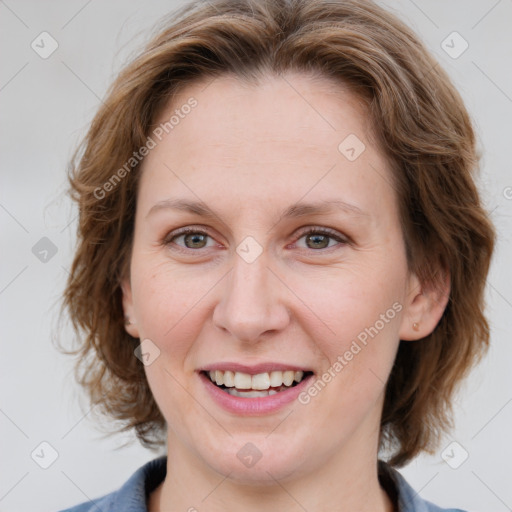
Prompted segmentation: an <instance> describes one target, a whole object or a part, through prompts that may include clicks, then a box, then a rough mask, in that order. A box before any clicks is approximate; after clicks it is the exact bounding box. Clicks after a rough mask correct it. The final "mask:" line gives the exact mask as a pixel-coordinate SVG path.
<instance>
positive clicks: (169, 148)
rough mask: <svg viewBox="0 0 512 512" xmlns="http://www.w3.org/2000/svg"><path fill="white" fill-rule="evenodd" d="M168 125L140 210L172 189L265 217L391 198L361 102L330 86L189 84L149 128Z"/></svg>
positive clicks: (306, 79) (306, 81)
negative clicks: (303, 202) (297, 205)
mask: <svg viewBox="0 0 512 512" xmlns="http://www.w3.org/2000/svg"><path fill="white" fill-rule="evenodd" d="M192 104H193V105H194V107H193V108H189V107H188V105H192ZM185 106H186V108H185ZM171 118H172V119H173V122H172V123H170V120H171ZM165 123H167V128H168V130H167V132H168V133H167V132H166V133H164V134H163V135H162V137H161V140H157V141H156V142H157V145H156V147H155V148H154V149H153V150H152V151H151V152H150V153H149V155H148V156H147V157H146V159H145V161H144V163H143V166H142V169H143V176H142V180H141V197H140V199H141V200H142V201H145V199H146V198H147V196H148V195H149V196H150V198H151V199H152V200H155V199H156V200H163V199H165V198H166V197H165V196H166V194H168V193H169V192H170V191H172V192H175V191H176V190H177V189H179V192H180V195H182V196H183V195H185V196H186V197H187V198H190V199H192V198H193V199H196V200H197V199H198V197H199V198H202V197H206V198H208V199H211V200H218V201H222V200H223V198H224V200H225V198H226V196H227V195H229V198H230V200H232V201H233V203H232V204H235V203H237V202H239V203H243V202H245V201H248V200H254V201H257V199H258V198H259V200H260V203H261V204H259V205H258V206H262V207H265V205H268V204H270V203H272V202H273V201H275V200H276V201H279V198H289V199H293V200H294V201H298V200H299V199H300V198H301V197H303V196H305V194H307V196H308V197H307V199H308V200H315V199H322V198H323V196H324V195H325V194H326V193H330V195H331V196H332V192H333V191H335V192H336V191H337V192H340V193H343V196H344V197H343V198H342V199H345V200H347V202H353V203H357V202H359V204H360V205H361V209H363V206H364V203H368V204H374V205H378V204H379V203H380V202H382V200H386V194H388V195H389V194H390V193H392V191H387V192H386V191H384V192H383V191H382V190H381V189H382V188H383V187H384V188H385V187H386V185H387V188H389V183H390V179H389V176H386V174H388V173H389V170H388V169H387V165H386V161H385V159H384V158H383V157H382V156H381V154H380V152H379V150H378V148H377V147H375V145H374V144H372V142H371V140H372V137H371V134H370V129H371V126H370V120H369V117H368V114H367V111H366V108H365V106H364V102H363V101H362V100H361V99H360V98H359V97H358V96H356V95H354V94H353V93H351V92H350V91H349V90H348V88H345V87H343V86H341V85H338V84H335V83H333V82H332V81H331V80H329V79H322V78H318V77H312V76H308V75H303V74H299V73H295V74H294V73H289V74H286V75H283V76H279V77H276V76H273V77H271V76H268V77H265V78H264V79H262V80H261V81H260V82H259V83H258V84H249V83H246V82H243V81H241V80H240V79H238V78H236V77H233V76H229V75H227V76H221V77H218V78H216V79H209V80H203V81H201V82H195V83H193V84H190V85H188V86H187V87H185V88H184V89H182V90H181V91H180V93H179V94H177V95H175V96H174V97H173V98H172V100H171V101H169V103H168V104H167V106H166V107H165V108H164V109H163V110H162V112H161V113H160V116H159V117H158V119H157V122H156V124H155V126H158V125H160V126H164V127H165ZM171 124H172V126H171ZM347 151H348V152H347ZM359 153H360V154H359ZM354 156H355V157H356V158H354ZM172 195H175V194H172ZM194 195H195V196H196V197H194ZM365 196H366V197H365ZM390 197H391V196H390ZM390 197H388V199H390ZM251 198H252V199H251ZM262 198H264V199H265V200H263V201H262V200H261V199H262ZM351 199H352V201H350V200H351ZM153 202H155V201H153ZM149 206H150V205H149Z"/></svg>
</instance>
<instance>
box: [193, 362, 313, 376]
mask: <svg viewBox="0 0 512 512" xmlns="http://www.w3.org/2000/svg"><path fill="white" fill-rule="evenodd" d="M215 370H220V371H232V372H240V373H248V374H249V375H257V374H258V373H267V372H274V371H281V372H284V371H286V370H294V371H296V372H299V371H302V372H312V371H313V370H311V369H310V368H304V367H303V366H297V365H295V364H289V363H278V362H268V363H259V364H255V365H247V364H242V363H235V362H231V361H226V362H223V363H213V364H209V365H207V366H204V367H202V368H200V369H199V371H205V372H211V371H215Z"/></svg>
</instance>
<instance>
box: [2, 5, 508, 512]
mask: <svg viewBox="0 0 512 512" xmlns="http://www.w3.org/2000/svg"><path fill="white" fill-rule="evenodd" d="M182 3H183V2H181V1H180V2H177V1H176V0H174V1H163V0H152V1H146V2H140V1H135V0H130V1H126V0H124V1H121V0H114V1H108V2H107V1H99V0H89V1H84V0H72V1H69V0H67V1H64V0H59V1H57V0H53V1H46V2H40V1H36V0H25V1H23V0H18V1H15V0H5V1H0V48H1V49H2V50H1V66H0V109H1V115H2V117H1V119H2V122H1V123H0V130H1V133H0V162H1V187H0V224H1V229H2V252H1V258H2V260H1V265H0V308H1V310H0V311H1V323H0V326H1V331H2V332H1V351H0V357H1V360H0V361H1V368H0V379H1V382H0V394H1V395H0V432H1V436H0V446H1V458H0V460H1V462H0V512H1V511H4V512H6V511H9V512H34V511H36V510H37V511H41V512H55V511H57V510H60V509H61V508H64V507H68V506H71V505H74V504H77V503H79V502H82V501H86V500H87V499H92V498H96V497H99V496H100V495H102V494H105V493H107V492H111V491H113V490H114V489H117V488H119V487H120V486H121V485H122V484H123V483H124V482H125V481H126V479H127V478H128V477H129V476H130V475H131V474H132V473H133V472H134V471H135V470H136V469H137V468H138V467H139V466H141V465H142V464H143V463H145V462H146V461H148V460H150V459H152V458H154V457H156V456H158V455H159V453H155V452H151V451H149V450H145V449H143V448H142V447H141V446H140V445H139V444H138V443H137V442H136V441H135V442H134V443H132V444H131V445H129V446H127V447H124V448H120V447H121V445H122V444H123V443H124V442H125V441H127V440H128V441H129V440H133V439H134V438H133V436H130V435H118V436H114V437H110V438H109V437H105V436H104V435H103V434H102V433H101V432H100V431H99V430H98V429H97V423H96V422H95V421H96V420H95V419H94V411H91V409H90V407H89V405H88V403H87V400H86V399H85V397H84V396H83V395H82V394H81V392H80V390H79V388H78V386H77V385H76V383H75V382H74V380H73V373H72V358H71V357H66V356H63V355H61V354H60V353H59V352H57V350H56V349H55V347H54V345H53V344H52V341H51V339H52V336H54V335H55V325H56V317H57V313H58V307H59V300H60V296H61V293H62V289H63V286H64V283H65V279H66V276H67V273H68V269H69V267H70V263H71V258H72V251H73V246H74V242H75V230H76V210H75V207H74V205H71V202H70V201H69V200H68V199H67V197H66V196H65V194H64V191H65V187H66V168H67V163H68V161H69V158H70V156H71V154H72V152H73V150H74V148H75V147H76V145H77V143H78V141H79V140H80V138H81V137H82V136H83V135H84V133H85V131H86V129H87V125H88V123H89V122H90V121H91V119H92V117H93V115H94V113H95V111H96V109H97V107H98V105H99V104H100V101H101V98H102V97H103V96H104V94H105V91H106V88H107V86H108V85H109V84H110V83H111V81H112V79H113V78H114V77H115V75H116V74H117V72H118V71H119V70H120V69H121V68H122V66H123V64H124V63H126V61H127V59H128V57H129V56H130V55H132V54H133V51H134V50H135V49H136V48H138V47H140V45H141V44H143V43H144V42H145V41H146V40H147V36H148V34H149V31H150V30H151V29H152V27H153V25H154V24H155V22H157V21H158V20H159V19H160V18H161V17H162V16H163V15H165V14H167V13H168V12H169V11H171V10H174V9H175V8H176V7H177V6H179V5H181V4H182ZM382 3H383V5H386V6H388V7H389V8H391V9H392V10H393V11H394V12H396V13H397V14H399V15H400V16H401V17H402V18H403V19H404V20H406V22H407V23H408V24H409V25H410V26H411V27H412V28H413V29H414V30H416V32H417V33H418V34H419V35H420V37H421V38H422V39H423V41H425V43H426V44H427V46H428V47H429V48H430V49H431V51H432V52H433V53H434V54H435V55H436V56H437V58H438V59H439V61H440V63H441V65H442V66H443V67H444V68H445V69H446V70H447V71H448V73H449V74H450V76H451V77H452V78H453V81H454V82H455V84H456V85H457V87H458V89H459V90H460V91H461V94H462V96H463V98H464V100H465V101H466V104H467V107H468V109H469V111H470V112H471V115H472V117H473V119H474V121H475V126H476V129H477V131H478V137H479V144H480V147H481V150H482V153H483V159H482V173H481V177H480V180H479V186H480V188H481V191H482V197H483V199H484V203H485V206H486V208H487V209H488V210H489V211H491V212H492V219H493V221H494V222H495V224H496V226H497V228H498V231H499V241H498V246H497V249H496V254H495V257H494V260H493V264H492V269H491V272H490V275H489V279H488V287H487V304H488V315H489V318H490V321H491V326H492V345H491V349H490V352H489V354H488V356H487V357H486V358H485V360H484V361H483V362H482V364H481V365H480V366H479V367H478V368H477V369H476V370H475V371H474V372H473V373H472V374H471V376H470V378H469V379H468V380H467V381H466V382H465V384H464V387H463V388H462V391H461V393H460V394H459V395H458V397H457V401H456V405H455V411H456V416H455V423H456V428H455V429H454V430H453V431H452V432H451V433H450V434H449V435H447V436H446V437H445V439H444V440H443V442H442V443H441V445H440V447H439V450H438V452H437V453H436V454H435V455H433V456H428V457H427V456H422V457H419V458H417V459H416V460H415V461H414V462H413V463H412V464H410V465H408V466H407V467H405V468H403V469H402V470H401V472H402V473H403V474H404V475H405V477H406V478H407V479H408V481H409V483H410V484H411V485H412V486H413V487H414V488H415V489H416V490H417V491H418V492H419V493H420V494H421V495H422V496H423V497H424V498H426V499H429V500H431V501H433V502H435V503H437V504H439V505H441V506H445V507H448V506H452V507H459V508H462V509H465V510H468V511H470V512H477V511H479V512H505V511H507V510H508V511H510V510H512V485H511V484H512V462H511V460H512V442H511V441H510V432H511V431H512V429H511V426H512V377H511V373H512V372H510V366H511V360H512V344H511V343H510V335H511V332H512V329H511V327H512V321H511V317H512V291H511V286H510V285H511V283H512V279H511V267H510V261H512V243H511V233H512V221H511V217H512V188H511V187H512V172H511V157H510V150H511V142H512V140H511V133H512V129H511V128H512V127H511V121H510V120H511V118H512V65H511V64H512V31H511V30H510V24H511V22H512V2H511V1H510V0H478V1H471V2H469V1H467V0H451V1H450V2H447V1H444V0H427V1H421V2H420V0H416V1H412V0H399V1H391V0H386V1H385V2H382ZM42 32H48V34H50V35H51V37H52V38H53V39H54V40H55V41H56V44H58V47H57V49H56V50H55V51H54V53H53V54H52V55H51V56H49V57H48V58H42V57H41V56H40V53H41V51H42V50H43V48H39V53H38V52H36V51H35V50H34V49H33V47H32V46H31V44H32V42H33V41H35V43H34V45H35V44H36V43H37V42H38V41H40V38H41V37H43V36H40V34H41V33H42ZM453 32H457V34H455V35H454V34H453ZM44 37H45V38H47V39H45V41H46V44H45V45H44V46H45V48H46V49H45V51H49V49H51V44H55V43H52V41H51V40H50V39H48V36H46V35H45V36H44ZM447 38H448V39H447ZM443 41H444V43H443ZM39 45H40V47H41V46H42V45H41V43H39ZM466 45H468V47H467V49H465V51H464V52H463V53H462V54H461V55H458V53H460V52H461V51H462V50H463V49H464V48H465V46H466ZM36 48H37V46H36ZM445 50H447V51H445ZM450 53H451V55H450ZM455 57H456V58H455ZM45 251H47V252H45ZM468 279H471V276H468ZM67 328H68V327H66V328H64V329H63V330H61V331H60V332H59V335H60V336H61V337H63V338H64V339H66V338H71V336H72V334H71V331H70V330H69V332H68V331H66V329H67ZM98 421H99V422H100V423H103V422H104V420H98ZM452 442H456V443H457V444H456V445H450V444H451V443H452ZM41 443H49V445H47V444H43V445H41ZM53 450H55V453H54V452H53ZM446 450H448V451H446ZM462 450H464V451H462ZM465 452H467V454H468V458H467V460H465V461H464V462H463V463H462V464H461V465H460V466H459V467H458V468H457V469H454V468H452V467H451V466H450V465H449V464H447V463H446V462H445V461H444V460H443V457H442V454H443V453H445V454H446V453H449V454H451V456H452V460H453V457H454V455H455V458H457V457H458V458H460V457H461V456H462V455H463V454H464V453H465ZM42 453H44V454H45V457H46V459H45V460H46V462H44V461H43V460H42V459H43V457H42V456H41V454H42ZM37 454H40V458H39V459H38V456H37ZM461 454H462V455H461ZM53 459H55V460H54V461H53V463H52V464H51V465H50V466H49V467H48V468H46V469H44V468H43V467H41V464H46V463H48V462H52V460H53ZM452 465H453V464H452ZM199 510H201V508H200V507H199Z"/></svg>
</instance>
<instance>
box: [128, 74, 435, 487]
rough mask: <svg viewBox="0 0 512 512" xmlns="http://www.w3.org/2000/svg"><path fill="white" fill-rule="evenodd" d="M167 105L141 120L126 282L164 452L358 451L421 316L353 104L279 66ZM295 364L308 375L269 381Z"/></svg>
mask: <svg viewBox="0 0 512 512" xmlns="http://www.w3.org/2000/svg"><path fill="white" fill-rule="evenodd" d="M185 105H189V107H185ZM173 115H174V116H175V117H174V118H172V120H171V121H170V122H169V123H168V124H167V132H168V133H165V129H164V130H162V129H159V130H158V129H157V131H156V132H154V134H153V135H152V136H151V137H152V139H153V142H154V143H155V144H153V142H152V143H150V144H149V146H153V145H154V146H155V147H153V148H152V149H150V150H149V154H148V155H147V157H146V158H145V160H144V163H143V169H142V176H141V181H140V188H139V191H138V197H137V211H136V221H135V235H134V245H133V253H132V260H131V273H130V280H128V279H127V280H125V281H124V283H123V292H124V295H123V301H124V302H123V304H124V308H125V312H126V314H127V315H128V316H129V317H130V319H131V322H132V325H129V326H128V327H127V330H128V331H129V332H130V333H131V334H132V335H133V336H136V337H140V339H141V341H143V345H142V346H143V350H142V352H143V353H144V354H146V355H145V356H144V361H145V364H146V366H145V370H146V373H147V378H148V381H149V384H150V386H151V390H152V392H153V394H154V397H155V399H156V401H157V403H158V405H159V407H160V410H161V412H162V414H163V416H164V417H165V419H166V421H167V424H168V429H169V438H168V443H169V445H168V446H169V451H170V453H171V454H173V453H174V454H175V456H176V457H178V458H179V457H181V459H180V460H182V461H183V460H185V459H186V460H188V461H189V462H191V463H192V464H194V465H195V466H196V467H197V468H201V469H203V470H205V469H213V470H215V471H218V472H220V473H222V474H224V475H227V474H228V473H230V474H231V478H235V479H239V480H240V481H247V482H249V481H252V482H256V481H257V482H262V481H269V482H271V481H273V479H274V478H276V479H280V480H281V479H286V478H288V477H290V478H293V477H295V476H298V475H305V474H308V473H311V472H316V474H319V473H318V472H322V471H329V470H330V469H332V468H333V467H334V465H336V464H339V463H341V461H342V460H343V459H345V460H351V463H352V464H357V461H365V460H367V459H369V460H373V459H372V457H375V456H376V453H377V441H378V433H379V422H380V416H381V410H382V404H383V398H384V395H383V393H384V390H385V384H386V381H387V378H388V375H389V373H390V370H391V367H392V364H393V361H394V358H395V354H396V351H397V348H398V343H399V339H400V338H402V339H413V338H414V337H422V336H425V335H426V334H427V333H425V332H419V333H416V332H415V331H414V332H413V330H412V323H413V322H415V321H418V320H420V319H419V318H416V317H415V314H416V311H417V310H415V309H414V307H416V306H415V304H416V302H417V301H416V302H415V296H416V295H417V294H418V293H419V287H418V282H417V280H416V278H415V276H410V275H409V274H408V271H407V265H406V255H405V247H404V241H403V238H402V233H401V229H400V223H399V216H398V208H397V198H396V193H395V190H394V189H393V186H392V180H391V174H390V169H389V168H388V166H387V162H386V160H385V159H384V158H383V156H382V155H381V154H380V153H379V150H378V148H376V147H375V146H374V145H373V144H372V143H371V142H370V139H369V131H368V130H369V125H368V117H367V114H366V113H365V111H364V110H363V108H362V107H361V105H359V104H358V102H357V99H356V98H355V97H354V96H353V95H352V94H351V93H349V92H347V91H345V90H343V89H341V88H340V89H335V88H334V87H333V86H332V85H331V84H330V83H329V82H327V81H325V82H322V81H320V80H316V81H313V80H312V79H311V78H309V77H308V76H307V75H302V74H287V75H285V77H284V78H270V77H269V78H268V79H266V80H265V81H264V82H263V83H262V84H261V85H259V86H249V85H245V84H243V83H241V82H240V81H238V80H237V79H235V78H232V77H227V76H224V77H221V78H219V79H216V80H214V81H213V82H211V83H209V84H208V82H202V83H196V84H194V85H192V86H189V87H188V88H187V89H185V90H183V91H182V93H181V94H180V95H179V96H177V97H176V98H175V99H174V101H173V103H172V106H171V105H170V106H169V107H168V108H167V109H166V110H165V111H164V112H162V114H161V116H160V119H159V121H158V122H159V123H160V122H162V123H165V122H167V121H169V120H170V119H171V117H172V116H173ZM159 139H161V140H159ZM363 144H364V146H363ZM178 202H180V203H181V207H180V208H178V207H176V205H177V203H178ZM184 202H187V203H200V206H201V209H198V208H196V209H195V210H196V211H194V209H193V208H186V207H184V206H183V203H184ZM173 205H174V207H173ZM306 205H314V207H313V206H311V207H306ZM201 210H202V212H201ZM181 228H187V229H189V230H190V231H191V233H189V234H187V233H185V234H183V233H182V232H181V231H180V230H181ZM309 229H311V230H312V231H313V232H312V233H310V234H307V233H306V232H307V231H308V230H309ZM326 231H328V232H326ZM237 365H238V366H237ZM205 369H206V370H212V369H217V370H219V371H218V373H217V374H215V373H213V374H212V375H213V376H214V378H219V379H223V380H222V381H220V382H225V383H226V384H227V385H228V387H230V388H231V390H233V389H235V388H237V389H238V391H235V392H234V394H235V395H241V396H233V391H231V392H227V391H226V390H224V389H222V388H220V387H217V386H216V385H214V384H213V383H212V382H211V381H210V380H209V378H208V377H207V376H206V375H205V373H204V372H202V370H205ZM223 370H226V373H225V372H223ZM228 370H229V371H231V372H232V373H231V374H230V373H227V371H228ZM236 370H239V371H238V372H236ZM212 371H213V370H212ZM279 371H288V372H290V371H291V372H292V373H288V374H284V373H283V374H281V373H279ZM295 371H304V372H305V374H304V375H305V376H307V375H309V374H308V373H306V372H312V373H313V375H312V376H310V377H308V378H307V379H306V380H303V381H302V382H301V383H300V384H298V385H297V386H296V387H289V386H286V387H285V388H280V387H279V386H281V384H282V382H283V380H282V379H284V383H285V385H286V384H290V381H289V380H287V379H289V378H290V376H291V378H292V379H294V378H295V377H297V379H298V380H300V373H297V374H295V373H294V372H295ZM267 374H268V377H267ZM254 375H258V377H254ZM233 384H234V385H235V386H234V387H233ZM247 386H249V387H250V388H251V389H254V388H263V392H262V391H261V389H260V390H259V394H261V395H265V396H261V397H254V396H251V394H249V395H246V396H243V394H244V393H248V391H247V390H245V391H244V388H246V387H247ZM269 386H270V387H272V388H274V389H273V390H272V391H271V394H269V392H268V390H267V391H265V389H267V388H268V387H269ZM279 389H282V391H278V390H279ZM276 391H278V392H276ZM362 463H363V462H361V464H362Z"/></svg>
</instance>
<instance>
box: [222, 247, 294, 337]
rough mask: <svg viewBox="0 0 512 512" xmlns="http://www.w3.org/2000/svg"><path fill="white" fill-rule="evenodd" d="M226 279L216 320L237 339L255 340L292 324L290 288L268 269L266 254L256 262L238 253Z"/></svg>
mask: <svg viewBox="0 0 512 512" xmlns="http://www.w3.org/2000/svg"><path fill="white" fill-rule="evenodd" d="M223 282H224V284H223V289H222V296H221V299H220V301H219V302H218V304H217V305H216V307H215V309H214V312H213V323H214V325H216V326H217V327H219V328H220V329H222V330H223V331H227V332H229V333H230V334H231V336H232V337H233V338H234V339H237V340H240V341H243V342H250V343H254V342H257V341H261V340H262V339H263V338H264V337H266V336H268V335H269V334H271V333H273V334H275V333H276V332H278V331H280V330H282V329H284V328H285V327H286V326H287V325H288V324H289V322H290V314H289V310H288V308H287V307H286V304H285V300H286V297H285V295H286V293H287V289H286V287H285V286H284V285H283V283H282V282H281V281H280V279H278V277H277V276H276V275H275V274H274V272H273V270H271V269H270V268H268V266H267V261H266V259H265V258H264V254H262V255H260V257H259V258H257V259H256V260H255V261H253V262H252V263H247V262H246V261H244V259H243V258H241V257H240V256H239V255H238V254H235V255H234V264H233V268H232V270H231V272H229V273H228V275H227V276H226V278H225V279H224V280H223Z"/></svg>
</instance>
